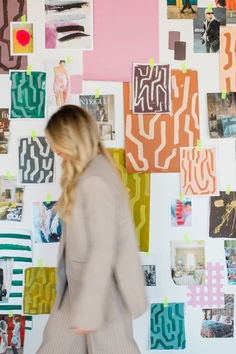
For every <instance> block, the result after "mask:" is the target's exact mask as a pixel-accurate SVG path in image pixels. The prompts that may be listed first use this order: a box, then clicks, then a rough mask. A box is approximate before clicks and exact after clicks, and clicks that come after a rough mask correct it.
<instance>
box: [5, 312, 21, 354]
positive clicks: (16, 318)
mask: <svg viewBox="0 0 236 354" xmlns="http://www.w3.org/2000/svg"><path fill="white" fill-rule="evenodd" d="M26 325H27V321H26V316H20V315H13V316H7V315H2V314H0V330H1V346H0V349H1V351H2V353H6V354H11V353H14V354H15V353H17V354H23V352H24V340H25V329H27V328H26ZM3 350H4V351H3Z"/></svg>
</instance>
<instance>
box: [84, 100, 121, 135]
mask: <svg viewBox="0 0 236 354" xmlns="http://www.w3.org/2000/svg"><path fill="white" fill-rule="evenodd" d="M79 99H80V105H81V107H83V108H84V109H86V110H87V111H89V112H90V113H91V114H92V116H93V117H94V118H95V119H96V122H97V125H98V130H99V134H100V137H101V139H102V140H115V110H114V95H99V97H98V98H96V97H95V96H91V95H89V96H88V95H80V96H79Z"/></svg>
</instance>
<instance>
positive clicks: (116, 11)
mask: <svg viewBox="0 0 236 354" xmlns="http://www.w3.org/2000/svg"><path fill="white" fill-rule="evenodd" d="M93 4H94V30H93V33H94V41H93V43H94V50H92V51H85V52H84V75H83V78H84V80H98V81H99V80H100V81H129V82H131V81H132V64H133V63H134V62H135V63H146V62H149V59H150V58H154V62H158V0H148V2H145V1H143V0H120V1H119V2H117V1H114V0H113V1H108V0H99V1H94V3H93Z"/></svg>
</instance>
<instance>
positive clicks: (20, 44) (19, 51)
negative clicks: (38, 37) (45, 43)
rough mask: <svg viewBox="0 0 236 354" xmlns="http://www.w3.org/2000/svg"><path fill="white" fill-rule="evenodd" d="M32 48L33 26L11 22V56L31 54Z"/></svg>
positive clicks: (31, 24) (33, 45)
mask: <svg viewBox="0 0 236 354" xmlns="http://www.w3.org/2000/svg"><path fill="white" fill-rule="evenodd" d="M34 47H35V44H34V24H33V23H28V22H26V23H22V22H11V54H12V55H26V54H33V53H34Z"/></svg>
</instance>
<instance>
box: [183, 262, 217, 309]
mask: <svg viewBox="0 0 236 354" xmlns="http://www.w3.org/2000/svg"><path fill="white" fill-rule="evenodd" d="M187 289H188V292H187V297H188V299H187V304H188V306H192V307H197V308H199V307H200V308H222V307H224V266H223V264H222V263H220V262H208V263H207V264H206V269H205V284H203V285H189V286H188V288H187Z"/></svg>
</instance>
